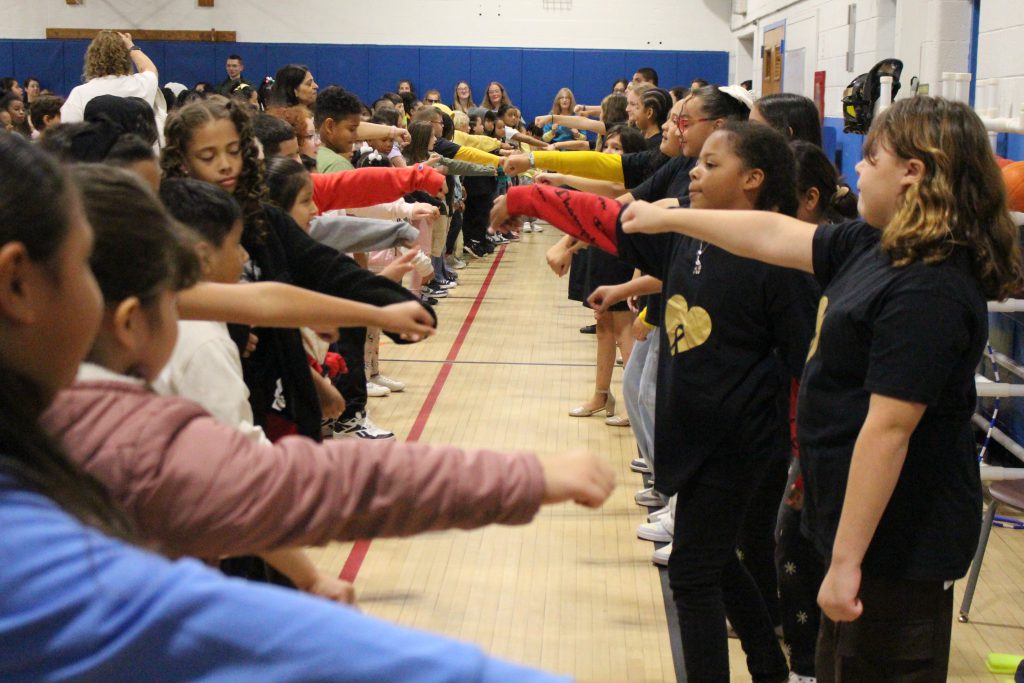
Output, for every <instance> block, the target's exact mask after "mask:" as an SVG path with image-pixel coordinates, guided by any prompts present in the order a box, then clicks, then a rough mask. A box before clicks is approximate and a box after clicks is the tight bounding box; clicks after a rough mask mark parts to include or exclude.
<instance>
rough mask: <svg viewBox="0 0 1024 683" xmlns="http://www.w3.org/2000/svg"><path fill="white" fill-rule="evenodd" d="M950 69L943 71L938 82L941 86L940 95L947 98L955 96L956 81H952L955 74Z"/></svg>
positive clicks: (950, 98)
mask: <svg viewBox="0 0 1024 683" xmlns="http://www.w3.org/2000/svg"><path fill="white" fill-rule="evenodd" d="M955 75H956V74H954V73H953V72H952V71H943V72H942V78H941V79H940V80H939V83H940V84H941V86H942V96H943V97H944V98H946V99H947V100H952V99H954V98H955V97H956V83H955V82H954V81H953V76H955Z"/></svg>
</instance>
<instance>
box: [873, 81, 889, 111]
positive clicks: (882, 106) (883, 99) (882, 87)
mask: <svg viewBox="0 0 1024 683" xmlns="http://www.w3.org/2000/svg"><path fill="white" fill-rule="evenodd" d="M891 106H892V76H879V77H878V99H877V100H875V116H878V115H879V114H881V113H882V112H883V111H885V110H886V109H888V108H889V107H891Z"/></svg>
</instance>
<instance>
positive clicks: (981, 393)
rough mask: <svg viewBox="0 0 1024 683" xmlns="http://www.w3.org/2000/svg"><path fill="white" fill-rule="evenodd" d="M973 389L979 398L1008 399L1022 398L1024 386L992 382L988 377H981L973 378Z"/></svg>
mask: <svg viewBox="0 0 1024 683" xmlns="http://www.w3.org/2000/svg"><path fill="white" fill-rule="evenodd" d="M974 387H975V389H976V390H977V392H978V397H979V398H980V397H986V398H1010V397H1021V396H1024V384H1010V383H1009V382H993V381H992V380H990V379H989V378H988V377H983V376H982V375H975V376H974Z"/></svg>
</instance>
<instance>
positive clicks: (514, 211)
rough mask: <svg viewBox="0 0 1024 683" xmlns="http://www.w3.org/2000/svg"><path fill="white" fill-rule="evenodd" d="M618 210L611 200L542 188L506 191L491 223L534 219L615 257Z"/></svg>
mask: <svg viewBox="0 0 1024 683" xmlns="http://www.w3.org/2000/svg"><path fill="white" fill-rule="evenodd" d="M621 210H622V206H621V205H620V204H619V203H618V202H616V201H615V200H613V199H607V198H605V197H599V196H597V195H593V194H590V193H587V192H573V191H572V190H563V189H561V188H555V187H548V186H545V185H527V186H525V187H510V188H509V190H508V194H506V195H505V196H503V197H498V199H496V200H495V202H494V208H493V209H492V210H491V222H492V224H494V225H502V224H504V223H505V222H506V220H507V219H508V217H509V216H536V217H538V218H540V219H542V220H545V221H547V222H548V223H550V224H551V225H553V226H555V227H556V228H558V229H559V230H561V231H562V232H564V233H565V234H567V235H569V236H571V237H575V238H577V239H580V240H583V241H584V242H587V243H589V244H593V245H594V246H596V247H599V248H600V249H603V250H604V251H607V252H608V253H610V254H613V255H615V254H618V247H617V241H618V237H617V235H616V232H615V228H616V224H617V222H618V217H619V212H620V211H621Z"/></svg>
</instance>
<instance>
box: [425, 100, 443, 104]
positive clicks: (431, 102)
mask: <svg viewBox="0 0 1024 683" xmlns="http://www.w3.org/2000/svg"><path fill="white" fill-rule="evenodd" d="M423 101H424V102H426V103H427V104H438V103H439V102H440V101H441V100H434V99H426V100H423Z"/></svg>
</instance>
